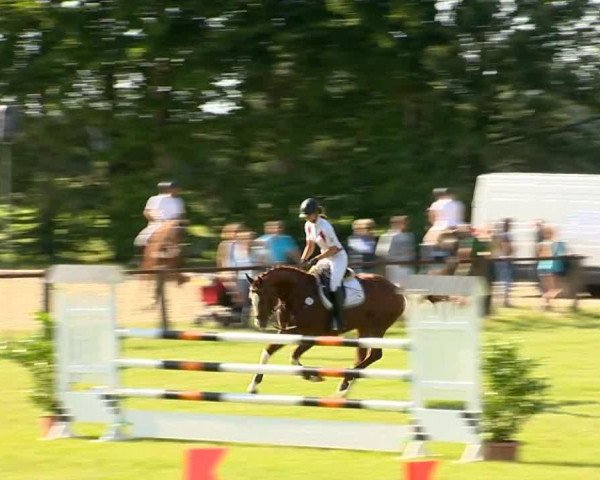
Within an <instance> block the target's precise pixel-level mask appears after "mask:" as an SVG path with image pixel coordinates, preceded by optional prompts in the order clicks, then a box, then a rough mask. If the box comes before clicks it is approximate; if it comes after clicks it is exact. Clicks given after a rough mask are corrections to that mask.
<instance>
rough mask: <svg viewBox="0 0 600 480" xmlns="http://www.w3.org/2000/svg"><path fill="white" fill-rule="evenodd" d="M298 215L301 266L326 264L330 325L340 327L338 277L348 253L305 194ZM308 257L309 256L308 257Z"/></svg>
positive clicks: (341, 301) (341, 303) (341, 304)
mask: <svg viewBox="0 0 600 480" xmlns="http://www.w3.org/2000/svg"><path fill="white" fill-rule="evenodd" d="M299 216H300V218H305V219H306V223H305V224H304V231H305V233H306V246H305V247H304V251H303V252H302V256H301V258H300V260H301V261H302V264H303V265H305V266H309V267H311V266H313V265H315V264H317V263H326V264H328V266H329V267H330V277H329V289H330V296H331V300H332V304H333V322H332V326H331V329H332V330H333V331H341V330H343V328H344V323H343V318H342V313H343V309H344V294H343V291H342V288H341V287H342V280H343V279H344V274H345V273H346V268H347V267H348V255H347V254H346V251H345V250H344V247H342V244H341V243H340V241H339V240H338V238H337V235H336V234H335V230H334V229H333V226H332V225H331V223H329V222H328V221H327V220H326V219H325V216H324V215H323V208H322V207H321V206H320V205H319V202H318V201H317V200H316V199H314V198H307V199H306V200H304V201H303V202H302V204H301V205H300V215H299ZM315 244H316V245H318V246H319V250H320V253H319V254H318V255H316V256H315V257H313V258H310V257H311V255H312V254H313V252H314V251H315ZM309 258H310V260H309Z"/></svg>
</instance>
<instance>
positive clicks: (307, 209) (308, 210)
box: [298, 198, 321, 218]
mask: <svg viewBox="0 0 600 480" xmlns="http://www.w3.org/2000/svg"><path fill="white" fill-rule="evenodd" d="M320 209H321V206H320V205H319V201H318V200H317V199H316V198H307V199H306V200H304V201H303V202H302V204H301V205H300V215H298V216H299V217H300V218H306V217H307V216H308V215H312V214H313V213H319V212H320Z"/></svg>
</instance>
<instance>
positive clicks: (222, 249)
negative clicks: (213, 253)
mask: <svg viewBox="0 0 600 480" xmlns="http://www.w3.org/2000/svg"><path fill="white" fill-rule="evenodd" d="M241 228H242V226H241V225H240V224H239V223H228V224H227V225H224V226H223V229H222V230H221V242H220V243H219V246H218V247H217V258H216V264H217V267H219V268H227V267H231V266H232V264H233V243H234V240H235V237H236V235H237V233H238V232H239V231H240V230H241Z"/></svg>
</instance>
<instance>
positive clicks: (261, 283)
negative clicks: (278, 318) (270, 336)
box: [246, 266, 307, 328]
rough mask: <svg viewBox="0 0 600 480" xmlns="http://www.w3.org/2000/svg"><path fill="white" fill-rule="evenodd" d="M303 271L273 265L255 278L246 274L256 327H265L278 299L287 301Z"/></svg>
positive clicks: (304, 274)
mask: <svg viewBox="0 0 600 480" xmlns="http://www.w3.org/2000/svg"><path fill="white" fill-rule="evenodd" d="M306 275H307V274H306V273H305V272H302V271H301V270H298V269H297V268H294V267H285V266H282V267H275V268H273V269H271V270H268V271H266V272H264V273H261V274H260V275H258V276H257V277H256V278H252V277H250V276H249V275H246V278H247V279H248V282H250V291H249V297H250V301H251V302H252V308H253V313H254V318H255V321H254V322H255V324H256V326H257V327H258V328H265V327H266V326H267V323H268V321H269V318H270V317H271V315H272V314H273V311H274V310H275V307H276V306H277V304H278V302H279V301H282V302H284V303H285V302H287V301H288V300H289V298H290V295H291V293H292V291H293V290H294V288H295V286H297V281H298V278H299V277H301V276H306Z"/></svg>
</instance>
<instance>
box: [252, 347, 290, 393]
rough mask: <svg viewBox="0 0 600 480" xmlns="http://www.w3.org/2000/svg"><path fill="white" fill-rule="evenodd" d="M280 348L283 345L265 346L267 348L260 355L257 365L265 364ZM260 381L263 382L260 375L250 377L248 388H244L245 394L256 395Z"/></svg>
mask: <svg viewBox="0 0 600 480" xmlns="http://www.w3.org/2000/svg"><path fill="white" fill-rule="evenodd" d="M282 347H283V345H275V344H271V345H267V347H266V348H265V349H264V350H263V351H262V353H261V354H260V361H259V362H258V363H259V364H260V365H265V364H267V363H268V362H269V359H270V358H271V355H273V354H274V353H275V352H276V351H277V350H280V349H281V348H282ZM262 380H263V374H262V373H257V374H256V375H254V377H252V381H251V382H250V384H249V385H248V388H246V392H247V393H258V384H259V383H260V382H262Z"/></svg>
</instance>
